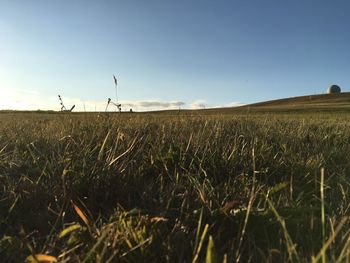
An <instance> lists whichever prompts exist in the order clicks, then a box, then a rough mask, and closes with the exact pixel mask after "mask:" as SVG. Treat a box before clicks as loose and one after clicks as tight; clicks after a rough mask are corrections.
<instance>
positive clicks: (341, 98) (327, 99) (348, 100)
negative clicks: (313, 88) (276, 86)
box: [242, 92, 350, 108]
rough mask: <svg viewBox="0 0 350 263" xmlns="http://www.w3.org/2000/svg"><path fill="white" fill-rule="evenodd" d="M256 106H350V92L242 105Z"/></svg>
mask: <svg viewBox="0 0 350 263" xmlns="http://www.w3.org/2000/svg"><path fill="white" fill-rule="evenodd" d="M242 107H244V108H246V107H254V108H256V107H257V108H260V107H263V108H303V107H350V92H345V93H339V94H320V95H309V96H300V97H292V98H285V99H278V100H271V101H265V102H259V103H253V104H249V105H245V106H242Z"/></svg>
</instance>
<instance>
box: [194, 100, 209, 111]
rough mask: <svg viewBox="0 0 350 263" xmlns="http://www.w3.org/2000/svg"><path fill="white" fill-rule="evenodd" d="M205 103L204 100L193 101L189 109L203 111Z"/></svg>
mask: <svg viewBox="0 0 350 263" xmlns="http://www.w3.org/2000/svg"><path fill="white" fill-rule="evenodd" d="M205 108H206V101H205V100H195V101H193V102H192V103H191V109H205Z"/></svg>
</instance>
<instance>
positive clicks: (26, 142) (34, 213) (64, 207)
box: [0, 110, 350, 262]
mask: <svg viewBox="0 0 350 263" xmlns="http://www.w3.org/2000/svg"><path fill="white" fill-rule="evenodd" d="M204 113H206V114H207V115H204V114H203V112H197V111H195V112H184V114H181V115H180V114H179V112H176V111H174V112H168V113H157V114H136V113H134V114H122V115H118V114H96V113H90V114H79V113H76V114H55V113H45V112H41V113H34V112H32V113H11V112H9V113H2V114H0V257H1V259H2V260H3V261H4V262H23V261H24V260H26V259H27V261H32V262H35V261H36V260H37V261H43V260H44V259H45V256H44V255H46V256H52V257H53V258H51V260H53V259H57V261H59V262H235V261H241V262H310V261H314V262H325V261H327V262H337V261H338V262H347V261H349V258H350V230H349V226H350V225H349V220H348V216H349V203H350V202H349V201H350V200H349V199H350V196H349V193H350V192H349V190H350V185H349V182H350V180H349V175H350V173H349V172H350V154H349V153H350V122H349V121H350V117H349V115H348V114H347V113H345V112H344V113H342V112H330V111H327V112H323V113H322V112H321V113H319V112H317V111H307V112H302V113H299V112H289V111H280V112H279V113H276V112H275V113H272V112H270V111H253V112H247V111H246V110H237V111H236V112H234V113H233V114H229V112H225V111H222V112H221V113H220V111H218V110H216V111H215V112H214V111H204ZM222 113H225V114H222ZM322 169H324V172H323V170H322ZM48 259H49V258H46V260H48Z"/></svg>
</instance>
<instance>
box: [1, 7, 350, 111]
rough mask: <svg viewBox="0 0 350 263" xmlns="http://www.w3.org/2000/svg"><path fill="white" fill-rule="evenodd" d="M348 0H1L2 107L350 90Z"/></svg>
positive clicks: (142, 103) (227, 99)
mask: <svg viewBox="0 0 350 263" xmlns="http://www.w3.org/2000/svg"><path fill="white" fill-rule="evenodd" d="M349 13H350V1H348V0H343V1H340V0H332V1H331V0H327V1H326V0H285V1H281V0H264V1H261V0H256V1H253V0H237V1H235V0H227V1H226V0H217V1H214V0H210V1H209V0H176V1H170V0H147V1H144V0H114V1H112V0H101V1H97V0H94V1H88V0H84V1H83V0H76V1H72V0H55V1H54V0H50V1H49V0H33V1H26V0H21V1H20V0H0V91H1V94H0V109H7V108H17V109H38V108H41V109H54V110H57V109H59V104H58V100H57V95H58V94H61V95H62V96H63V98H64V99H65V102H66V103H67V106H68V105H70V104H77V109H78V110H83V105H84V104H85V107H87V108H88V110H93V109H94V108H95V107H96V108H97V109H98V110H102V109H103V108H104V105H105V101H106V100H107V98H108V97H111V98H112V99H114V97H115V91H114V86H113V85H114V83H113V77H112V75H113V74H115V75H116V76H117V78H118V80H119V89H118V95H119V101H120V102H121V103H122V104H123V105H125V107H124V108H126V107H133V108H135V109H136V110H145V109H158V108H174V107H175V108H176V107H179V106H181V107H182V108H191V107H200V106H202V104H204V105H206V107H214V106H227V105H235V104H237V103H251V102H256V101H264V100H270V99H276V98H283V97H291V96H299V95H308V94H315V93H323V92H325V90H326V89H327V87H328V86H329V85H331V84H339V85H340V86H341V87H342V89H343V90H344V91H350V16H349Z"/></svg>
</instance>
